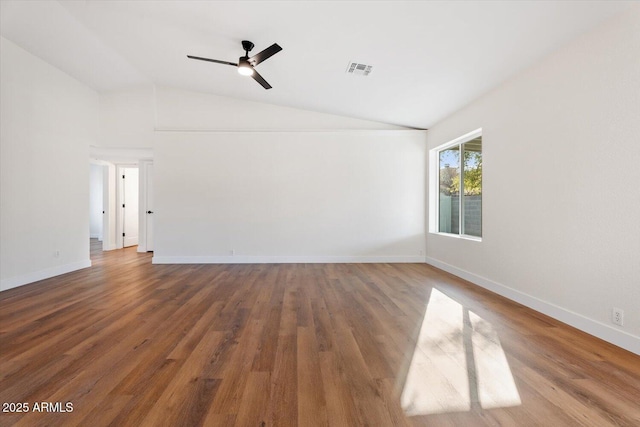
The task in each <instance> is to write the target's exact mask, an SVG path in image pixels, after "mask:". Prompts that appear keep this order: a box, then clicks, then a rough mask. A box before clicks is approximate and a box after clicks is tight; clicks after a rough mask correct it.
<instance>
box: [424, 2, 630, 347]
mask: <svg viewBox="0 0 640 427" xmlns="http://www.w3.org/2000/svg"><path fill="white" fill-rule="evenodd" d="M477 128H483V130H484V134H483V156H484V159H483V165H484V171H483V172H484V177H483V179H484V188H483V203H484V209H483V241H482V242H481V243H479V242H473V241H466V240H460V239H453V238H448V237H443V236H439V235H435V234H429V235H428V237H427V255H428V257H429V259H428V260H429V262H431V263H433V264H435V265H437V266H440V267H443V268H445V269H448V270H449V271H452V272H454V273H456V274H459V275H462V276H464V277H466V278H468V279H470V280H472V281H475V282H476V283H479V284H481V285H483V286H486V287H489V288H492V289H494V290H496V291H498V292H499V293H502V294H504V295H507V296H509V297H510V298H513V299H515V300H518V301H521V302H523V303H525V304H526V305H529V306H532V307H534V308H536V309H538V310H540V311H542V312H545V313H547V314H550V315H552V316H554V317H556V318H558V319H560V320H563V321H565V322H567V323H570V324H572V325H574V326H577V327H579V328H581V329H583V330H586V331H587V332H590V333H592V334H595V335H597V336H600V337H602V338H604V339H607V340H609V341H611V342H614V343H616V344H618V345H620V346H623V347H625V348H628V349H630V350H632V351H634V352H636V353H640V338H639V337H640V221H639V220H638V218H640V196H639V194H640V192H639V190H638V183H640V143H639V141H640V139H639V135H640V7H638V6H635V7H634V8H632V9H631V10H630V12H628V13H626V14H625V15H624V16H620V17H617V18H615V19H614V20H611V21H609V22H608V23H607V24H606V25H605V26H603V27H600V28H599V29H597V30H594V31H593V32H591V33H589V34H586V35H584V36H582V37H581V38H579V39H578V40H576V41H574V42H573V43H571V44H570V45H568V46H565V47H564V48H562V49H561V50H559V51H558V52H557V53H556V54H554V55H552V56H550V57H548V58H546V59H545V60H544V61H542V62H541V63H539V64H538V65H536V66H535V67H533V68H531V69H529V70H528V71H526V72H524V73H523V74H521V75H519V76H517V77H516V78H514V79H512V80H510V81H509V82H507V83H506V84H504V85H502V86H501V87H499V88H498V89H496V90H494V91H492V92H491V93H489V94H487V95H486V96H484V97H483V98H481V99H479V100H478V101H476V102H474V103H472V104H471V105H469V106H467V107H466V108H464V109H463V110H461V111H459V112H457V113H456V114H454V115H452V116H451V117H449V118H448V119H446V120H444V121H443V122H441V123H439V124H437V125H436V126H434V127H433V128H432V129H430V130H429V132H428V141H429V147H430V148H433V147H436V146H438V145H440V144H443V143H445V142H447V141H449V140H451V139H453V138H455V137H457V136H460V135H462V134H464V133H466V132H469V131H471V130H474V129H477ZM612 307H619V308H622V309H624V310H625V325H624V327H618V326H615V325H613V324H612V323H611V309H612Z"/></svg>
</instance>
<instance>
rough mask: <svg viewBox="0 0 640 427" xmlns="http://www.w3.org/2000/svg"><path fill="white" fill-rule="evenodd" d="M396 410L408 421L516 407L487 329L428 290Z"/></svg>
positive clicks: (497, 349)
mask: <svg viewBox="0 0 640 427" xmlns="http://www.w3.org/2000/svg"><path fill="white" fill-rule="evenodd" d="M401 404H402V408H403V409H404V411H405V413H406V414H407V415H408V416H413V415H427V414H438V413H447V412H462V411H469V410H470V409H471V407H472V406H473V405H479V406H480V407H482V408H485V409H488V408H499V407H508V406H517V405H520V404H521V401H520V395H519V394H518V389H517V388H516V385H515V382H514V380H513V375H512V374H511V369H510V368H509V364H508V362H507V358H506V356H505V354H504V351H503V349H502V346H501V345H500V340H499V338H498V334H497V333H496V332H495V330H494V329H493V328H492V326H491V324H490V323H489V322H487V321H486V320H484V319H483V318H481V317H480V316H478V315H477V314H475V313H474V312H472V311H469V310H468V309H466V308H465V307H463V306H462V304H460V303H458V302H457V301H455V300H454V299H452V298H450V297H448V296H447V295H445V294H444V293H442V292H440V291H439V290H437V289H433V290H432V292H431V297H430V299H429V304H428V305H427V310H426V312H425V316H424V320H423V322H422V327H421V329H420V334H419V336H418V341H417V343H416V348H415V350H414V353H413V357H412V359H411V364H410V366H409V371H408V374H407V379H406V382H405V385H404V388H403V391H402V395H401Z"/></svg>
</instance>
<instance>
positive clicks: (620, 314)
mask: <svg viewBox="0 0 640 427" xmlns="http://www.w3.org/2000/svg"><path fill="white" fill-rule="evenodd" d="M611 321H612V322H613V323H615V324H616V325H620V326H624V310H623V309H621V308H615V307H614V308H613V311H612V316H611Z"/></svg>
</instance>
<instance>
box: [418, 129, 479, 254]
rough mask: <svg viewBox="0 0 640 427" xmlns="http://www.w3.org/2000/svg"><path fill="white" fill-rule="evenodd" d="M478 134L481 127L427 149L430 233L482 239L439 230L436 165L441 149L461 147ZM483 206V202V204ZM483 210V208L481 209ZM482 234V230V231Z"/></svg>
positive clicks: (459, 213)
mask: <svg viewBox="0 0 640 427" xmlns="http://www.w3.org/2000/svg"><path fill="white" fill-rule="evenodd" d="M479 136H482V128H479V129H476V130H474V131H471V132H469V133H466V134H464V135H462V136H460V137H458V138H456V139H454V140H452V141H449V142H446V143H444V144H442V145H438V146H437V147H435V148H432V149H431V150H429V190H430V191H429V233H430V234H438V235H440V236H447V237H452V238H454V239H465V240H473V241H477V242H481V241H482V237H477V236H470V235H468V234H462V233H458V234H454V233H445V232H440V231H439V230H440V224H439V218H440V197H439V195H440V167H439V165H438V159H439V157H440V156H439V153H440V152H441V151H443V150H446V149H448V148H451V147H455V146H456V145H457V146H460V148H462V144H464V143H465V142H468V141H471V140H472V139H475V138H477V137H479ZM462 154H463V152H462V149H461V150H460V162H461V163H460V173H461V174H463V173H464V172H463V171H462V169H463V168H464V166H463V164H462V161H463V160H462V158H463V155H462ZM461 181H462V180H461ZM463 185H464V183H462V182H461V183H460V209H459V212H458V215H459V224H460V225H459V227H460V229H463V228H464V225H463V222H462V221H463V214H464V210H463V209H464V201H463V191H464V188H463ZM483 206H484V204H483ZM483 211H484V209H483ZM482 234H483V235H484V230H483V232H482Z"/></svg>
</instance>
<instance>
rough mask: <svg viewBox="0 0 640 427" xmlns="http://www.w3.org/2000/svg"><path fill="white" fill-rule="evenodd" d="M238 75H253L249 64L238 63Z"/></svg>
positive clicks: (244, 62)
mask: <svg viewBox="0 0 640 427" xmlns="http://www.w3.org/2000/svg"><path fill="white" fill-rule="evenodd" d="M238 73H239V74H240V75H242V76H251V75H253V67H252V66H251V65H250V64H249V61H240V63H239V64H238Z"/></svg>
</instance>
